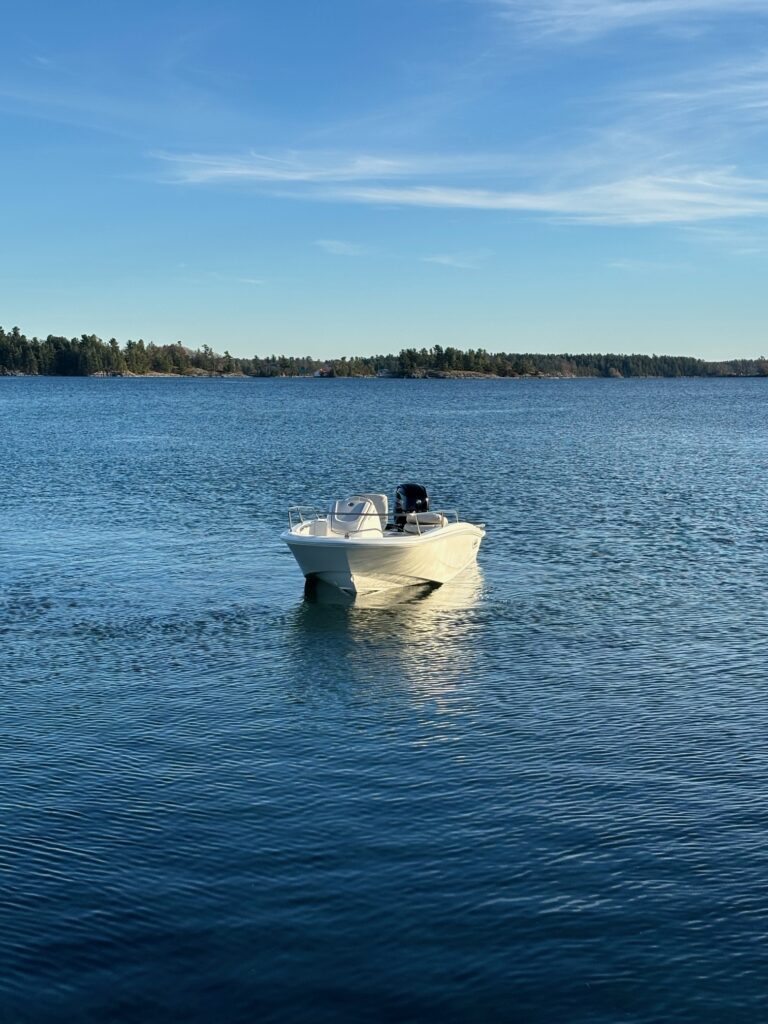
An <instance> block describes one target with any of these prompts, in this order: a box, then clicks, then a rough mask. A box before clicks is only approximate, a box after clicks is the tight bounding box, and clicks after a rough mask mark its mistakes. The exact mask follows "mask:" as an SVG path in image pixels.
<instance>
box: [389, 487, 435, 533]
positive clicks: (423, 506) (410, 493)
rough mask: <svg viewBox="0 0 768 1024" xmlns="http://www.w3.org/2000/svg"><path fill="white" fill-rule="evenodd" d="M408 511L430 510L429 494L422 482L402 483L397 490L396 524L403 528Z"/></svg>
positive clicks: (400, 528) (399, 528)
mask: <svg viewBox="0 0 768 1024" xmlns="http://www.w3.org/2000/svg"><path fill="white" fill-rule="evenodd" d="M408 512H429V495H428V494H427V489H426V487H422V486H421V484H400V486H399V487H398V488H397V490H396V491H395V526H396V527H397V528H398V530H402V528H403V527H404V526H405V517H406V515H407V513H408Z"/></svg>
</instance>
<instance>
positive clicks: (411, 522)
mask: <svg viewBox="0 0 768 1024" xmlns="http://www.w3.org/2000/svg"><path fill="white" fill-rule="evenodd" d="M447 525H448V520H447V519H446V518H445V516H444V515H442V513H440V512H408V513H406V516H405V525H404V526H403V533H424V531H425V530H434V529H435V528H436V527H441V526H447Z"/></svg>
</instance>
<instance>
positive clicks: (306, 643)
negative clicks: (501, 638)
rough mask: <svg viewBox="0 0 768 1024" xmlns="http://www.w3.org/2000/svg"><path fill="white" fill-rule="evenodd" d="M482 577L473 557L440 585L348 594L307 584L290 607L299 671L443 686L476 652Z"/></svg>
mask: <svg viewBox="0 0 768 1024" xmlns="http://www.w3.org/2000/svg"><path fill="white" fill-rule="evenodd" d="M482 595H483V577H482V573H481V572H480V570H479V569H478V567H477V566H476V565H473V566H471V567H470V568H469V569H467V570H465V571H464V572H463V573H461V574H460V575H459V576H457V577H456V578H455V579H454V580H452V581H451V582H450V583H445V584H443V586H440V587H400V588H393V589H391V590H385V591H381V592H379V593H375V594H364V595H360V594H359V595H357V596H348V595H345V594H343V593H341V591H340V590H339V589H338V588H336V587H332V586H328V585H327V584H323V583H316V584H307V587H306V590H305V594H304V600H303V601H302V603H301V605H300V606H299V607H298V608H297V609H296V619H295V625H296V627H297V634H298V635H297V637H296V640H297V643H296V644H295V646H294V653H295V655H296V658H297V659H298V660H299V661H300V662H301V666H297V668H299V667H300V670H301V672H302V674H303V675H305V676H307V677H310V678H312V679H313V680H315V681H319V680H321V679H323V678H325V679H327V680H329V679H331V678H334V679H336V680H338V677H339V667H340V666H343V673H344V676H345V677H346V679H347V681H348V682H350V683H351V682H354V681H358V682H365V683H366V684H367V685H369V684H370V683H371V682H373V683H376V682H379V681H380V682H381V683H382V684H385V685H386V686H387V687H388V688H391V685H392V682H393V680H400V681H402V682H403V683H406V682H407V685H408V688H409V689H411V690H412V689H414V688H416V689H418V690H419V691H421V692H422V693H425V692H427V691H432V692H434V691H438V690H440V691H445V689H446V688H450V687H451V686H452V685H455V684H457V683H458V682H459V681H460V680H461V679H466V678H467V675H468V673H469V671H470V668H471V665H472V664H473V663H474V661H475V659H476V655H477V645H476V644H475V643H473V638H474V636H475V635H476V633H477V632H478V630H480V629H481V623H480V621H479V617H478V615H477V609H478V607H479V605H480V604H481V600H482Z"/></svg>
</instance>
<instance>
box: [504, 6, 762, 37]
mask: <svg viewBox="0 0 768 1024" xmlns="http://www.w3.org/2000/svg"><path fill="white" fill-rule="evenodd" d="M492 2H493V3H494V4H495V5H496V6H497V7H498V8H500V10H501V12H502V14H503V15H504V16H506V17H508V18H513V19H514V20H516V21H517V22H518V23H520V24H522V25H523V26H525V27H527V28H528V29H530V30H532V31H533V32H535V33H537V34H540V35H544V36H556V37H559V38H561V39H567V40H571V41H578V40H583V39H589V38H594V37H596V36H601V35H606V34H607V33H609V32H615V31H619V30H622V29H633V28H662V29H665V28H669V27H670V26H678V25H682V26H684V27H686V28H688V29H690V28H693V27H702V26H706V25H708V24H711V23H712V22H713V21H715V20H716V19H719V18H722V17H726V16H728V15H735V14H756V15H766V14H768V9H767V8H766V4H765V0H536V2H531V0H492Z"/></svg>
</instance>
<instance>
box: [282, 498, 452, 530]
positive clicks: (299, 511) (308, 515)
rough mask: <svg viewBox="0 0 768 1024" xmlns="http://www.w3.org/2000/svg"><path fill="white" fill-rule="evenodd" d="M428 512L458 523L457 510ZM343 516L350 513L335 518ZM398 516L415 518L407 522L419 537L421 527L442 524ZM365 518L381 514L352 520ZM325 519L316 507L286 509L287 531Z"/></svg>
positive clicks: (357, 515)
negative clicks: (416, 528)
mask: <svg viewBox="0 0 768 1024" xmlns="http://www.w3.org/2000/svg"><path fill="white" fill-rule="evenodd" d="M429 511H430V513H431V514H435V515H440V516H442V517H443V518H444V519H452V520H453V522H454V523H458V521H459V512H458V509H455V508H448V509H430V510H429ZM345 514H347V515H351V514H352V513H344V512H339V513H337V518H341V516H343V515H345ZM398 514H399V515H403V514H404V515H408V516H416V519H414V520H408V522H409V525H415V526H417V527H418V531H417V533H418V535H419V536H421V534H422V527H424V529H425V530H434V528H435V527H436V526H437V527H439V528H442V523H420V522H419V520H418V516H419V515H421V513H419V512H407V513H398ZM366 516H370V517H371V518H372V519H381V513H380V512H360V513H357V512H356V513H354V518H355V519H363V518H365V517H366ZM327 518H328V513H327V512H325V511H322V510H321V509H319V508H318V507H317V505H290V506H289V507H288V529H289V530H292V529H293V528H294V526H301V525H302V524H303V523H306V522H313V521H315V520H318V519H327ZM387 527H394V520H388V521H387ZM389 532H390V533H391V532H393V530H390V531H389Z"/></svg>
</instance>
